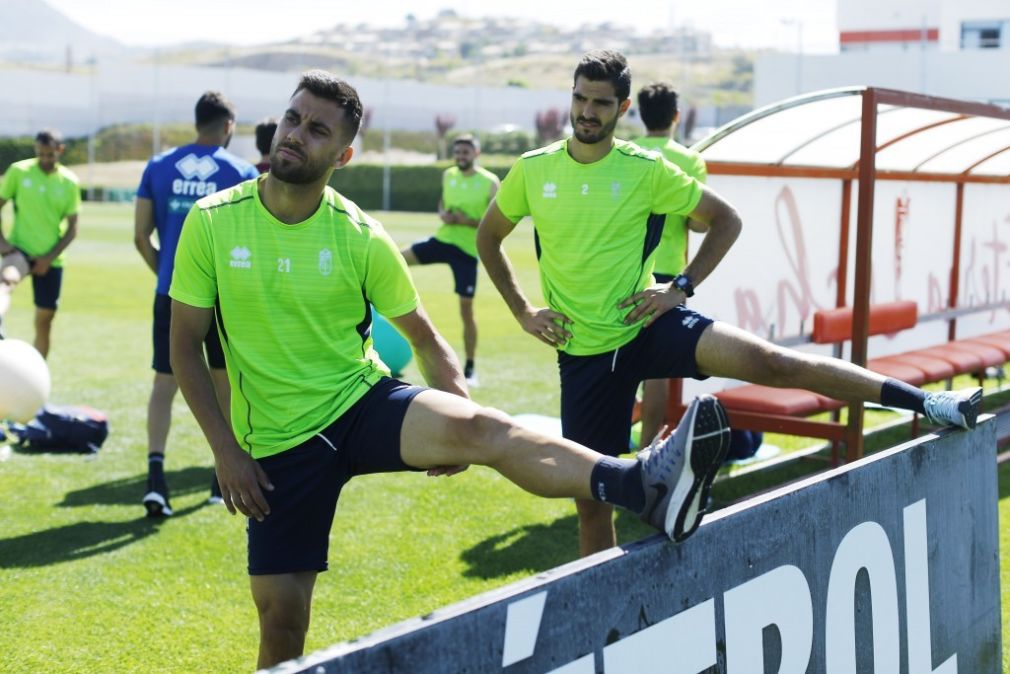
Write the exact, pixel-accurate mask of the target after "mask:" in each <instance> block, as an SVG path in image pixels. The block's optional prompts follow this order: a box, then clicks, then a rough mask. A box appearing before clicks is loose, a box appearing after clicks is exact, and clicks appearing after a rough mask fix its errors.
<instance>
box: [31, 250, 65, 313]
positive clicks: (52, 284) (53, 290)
mask: <svg viewBox="0 0 1010 674" xmlns="http://www.w3.org/2000/svg"><path fill="white" fill-rule="evenodd" d="M25 257H26V258H27V259H28V264H29V265H31V264H34V263H35V260H34V259H32V258H30V257H28V256H27V255H25ZM62 287H63V267H50V268H49V271H47V272H46V273H45V274H43V275H42V276H35V275H34V274H32V293H33V294H34V296H35V306H36V307H38V308H39V309H50V310H52V311H56V309H57V307H58V306H59V304H60V288H62Z"/></svg>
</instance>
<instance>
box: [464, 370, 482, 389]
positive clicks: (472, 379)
mask: <svg viewBox="0 0 1010 674" xmlns="http://www.w3.org/2000/svg"><path fill="white" fill-rule="evenodd" d="M466 385H467V386H469V387H470V388H478V387H480V377H478V376H477V373H476V372H471V373H470V376H469V377H467V378H466Z"/></svg>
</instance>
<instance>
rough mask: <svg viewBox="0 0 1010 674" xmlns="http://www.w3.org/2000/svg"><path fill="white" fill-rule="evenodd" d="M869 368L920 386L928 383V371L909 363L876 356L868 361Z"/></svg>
mask: <svg viewBox="0 0 1010 674" xmlns="http://www.w3.org/2000/svg"><path fill="white" fill-rule="evenodd" d="M866 367H867V369H869V370H873V371H874V372H876V373H878V374H882V375H884V376H885V377H891V378H893V379H899V380H901V381H903V382H906V383H908V384H914V385H915V386H919V385H920V384H924V383H926V373H925V372H923V371H922V370H920V369H919V368H917V367H915V366H914V365H909V364H908V363H902V362H900V361H897V360H894V359H888V358H874V359H873V360H871V361H869V362H867V363H866Z"/></svg>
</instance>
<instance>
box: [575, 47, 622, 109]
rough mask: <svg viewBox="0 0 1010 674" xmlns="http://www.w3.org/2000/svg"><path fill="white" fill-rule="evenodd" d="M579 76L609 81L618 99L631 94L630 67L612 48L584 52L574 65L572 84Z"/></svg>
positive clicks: (597, 80) (591, 79)
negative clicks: (577, 63)
mask: <svg viewBox="0 0 1010 674" xmlns="http://www.w3.org/2000/svg"><path fill="white" fill-rule="evenodd" d="M579 76H582V77H585V78H586V79H587V80H590V81H592V82H610V83H611V84H612V85H614V92H615V93H616V94H617V98H618V100H621V101H623V100H625V99H626V98H628V96H630V95H631V69H630V68H628V60H627V59H626V58H624V55H623V54H621V53H620V52H617V51H614V50H612V49H594V50H593V51H590V52H586V53H585V54H583V56H582V58H581V59H580V60H579V65H577V66H576V67H575V76H574V77H573V78H572V83H573V85H574V83H575V81H577V80H578V79H579Z"/></svg>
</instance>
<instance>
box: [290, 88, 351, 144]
mask: <svg viewBox="0 0 1010 674" xmlns="http://www.w3.org/2000/svg"><path fill="white" fill-rule="evenodd" d="M302 89H305V90H306V91H308V92H309V93H310V94H312V95H313V96H318V97H319V98H325V99H326V100H328V101H333V102H334V103H336V104H337V105H338V106H339V107H340V108H341V109H342V110H343V111H344V116H345V117H346V118H347V125H346V128H345V131H347V136H346V137H345V138H344V140H345V141H347V142H348V143H350V142H351V141H352V140H354V137H355V136H356V135H358V129H359V128H360V127H361V114H362V108H361V99H360V98H358V92H357V91H356V90H355V89H354V87H352V86H351V85H350V84H348V83H347V82H345V81H344V80H342V79H340V78H339V77H337V76H336V75H334V74H333V73H328V72H326V71H325V70H309V71H308V72H304V73H302V78H301V79H300V80H298V86H297V87H296V88H295V93H294V94H291V95H292V96H294V95H295V94H297V93H298V92H299V91H301V90H302Z"/></svg>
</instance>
